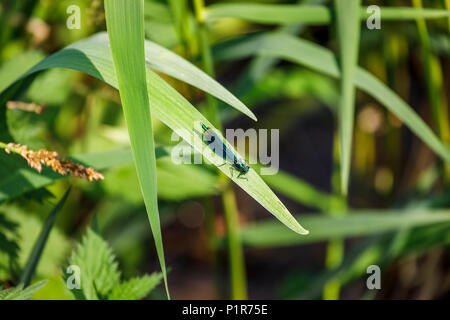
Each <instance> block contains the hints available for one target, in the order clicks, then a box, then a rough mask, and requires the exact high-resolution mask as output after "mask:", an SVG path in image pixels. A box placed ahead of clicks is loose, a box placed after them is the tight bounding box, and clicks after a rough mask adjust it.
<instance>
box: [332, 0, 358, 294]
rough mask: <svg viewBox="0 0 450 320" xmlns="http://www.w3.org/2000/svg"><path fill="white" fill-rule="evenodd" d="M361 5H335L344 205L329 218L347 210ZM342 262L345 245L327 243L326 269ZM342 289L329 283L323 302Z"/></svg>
mask: <svg viewBox="0 0 450 320" xmlns="http://www.w3.org/2000/svg"><path fill="white" fill-rule="evenodd" d="M360 3H361V0H350V1H342V0H341V1H338V0H335V1H334V7H335V9H336V20H337V21H336V22H337V33H338V39H339V51H340V60H339V61H340V69H341V93H340V94H341V97H340V101H339V108H338V112H337V132H336V134H335V139H334V140H335V141H334V147H333V163H334V169H333V174H332V178H331V179H332V189H333V194H334V195H335V196H336V199H340V200H342V201H333V202H332V203H331V204H330V209H329V214H330V215H332V216H335V215H338V214H342V213H344V212H345V211H346V209H347V194H348V185H349V177H350V166H351V150H352V143H353V126H354V116H355V92H356V87H355V85H354V79H355V73H356V69H357V66H358V51H359V34H360ZM339 178H340V179H339ZM339 180H340V181H339ZM340 197H341V198H340ZM343 259H344V241H343V240H342V239H332V240H331V241H330V242H329V243H328V247H327V252H326V260H325V267H326V268H327V269H328V270H334V269H336V268H338V267H339V266H340V265H341V263H342V261H343ZM340 287H341V283H340V280H339V278H338V277H334V278H332V279H330V280H329V281H328V282H327V283H326V284H325V286H324V288H323V298H324V299H326V300H337V299H339V292H340Z"/></svg>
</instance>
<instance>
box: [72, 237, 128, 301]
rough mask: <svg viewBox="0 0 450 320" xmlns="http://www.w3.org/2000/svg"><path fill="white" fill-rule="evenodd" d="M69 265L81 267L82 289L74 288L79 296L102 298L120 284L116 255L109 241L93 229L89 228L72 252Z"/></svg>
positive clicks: (94, 298) (92, 298)
mask: <svg viewBox="0 0 450 320" xmlns="http://www.w3.org/2000/svg"><path fill="white" fill-rule="evenodd" d="M69 265H75V266H78V267H79V268H80V285H81V289H80V291H79V292H75V291H77V290H73V291H74V292H73V293H74V295H75V297H77V298H83V299H87V300H97V299H102V298H104V297H107V296H108V294H109V292H110V291H111V290H112V289H113V288H114V287H115V286H117V285H119V281H120V275H121V273H120V271H119V270H118V264H117V262H116V261H115V256H114V254H113V252H112V250H111V248H110V247H109V245H108V243H107V242H106V241H104V240H103V239H102V238H101V237H100V236H99V235H98V234H96V233H95V232H94V231H92V230H91V229H88V230H87V233H86V235H85V236H84V237H83V240H82V241H81V244H80V245H79V246H78V248H77V249H76V251H74V252H73V253H72V256H71V258H70V259H69ZM66 277H67V275H66ZM66 280H67V279H66Z"/></svg>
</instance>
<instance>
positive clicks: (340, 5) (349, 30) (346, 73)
mask: <svg viewBox="0 0 450 320" xmlns="http://www.w3.org/2000/svg"><path fill="white" fill-rule="evenodd" d="M360 2H361V1H360V0H352V1H338V0H335V1H334V4H335V8H336V20H337V30H338V38H339V51H340V55H339V58H340V67H341V96H340V100H339V106H338V112H337V115H338V128H339V137H340V156H341V192H342V193H343V194H344V195H346V194H347V189H348V180H349V176H350V162H351V151H352V140H353V123H354V116H355V91H356V90H355V86H354V82H355V71H356V67H357V64H358V50H359V32H360V26H359V10H358V9H359V5H360Z"/></svg>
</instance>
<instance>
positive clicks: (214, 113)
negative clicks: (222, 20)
mask: <svg viewBox="0 0 450 320" xmlns="http://www.w3.org/2000/svg"><path fill="white" fill-rule="evenodd" d="M194 9H195V17H196V20H197V24H198V39H199V42H200V46H201V53H202V63H203V69H204V71H205V72H206V73H208V74H209V75H210V76H212V77H214V76H215V72H214V62H213V58H212V53H211V46H210V43H209V36H208V28H207V26H206V23H205V12H206V11H205V10H206V9H205V3H204V1H203V0H194ZM206 113H207V118H208V119H209V120H210V121H211V123H212V124H213V125H214V126H215V127H216V128H217V129H219V130H220V131H222V123H221V121H220V117H219V112H218V106H217V100H216V99H215V98H214V97H212V96H210V95H207V112H206ZM219 176H220V179H223V180H224V181H225V180H226V182H225V185H226V187H225V191H224V193H223V195H222V202H223V206H224V210H225V220H226V224H227V232H228V245H229V255H230V269H231V271H230V272H231V297H232V299H247V283H246V277H245V261H244V254H243V250H242V242H241V239H240V236H239V221H238V211H237V206H236V199H235V196H234V192H233V189H232V187H231V185H230V184H229V181H228V179H226V177H225V175H224V174H223V173H221V172H220V171H219Z"/></svg>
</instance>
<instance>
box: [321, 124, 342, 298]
mask: <svg viewBox="0 0 450 320" xmlns="http://www.w3.org/2000/svg"><path fill="white" fill-rule="evenodd" d="M339 149H340V145H339V135H338V133H337V131H336V132H335V134H334V144H333V173H332V176H331V185H332V191H333V194H334V195H335V198H334V199H336V201H332V202H331V203H330V208H329V210H328V214H329V215H332V216H341V215H343V214H345V211H346V210H347V198H346V197H345V196H342V194H341V191H340V185H341V184H340V176H341V173H340V170H341V168H340V162H339V159H340V152H339ZM343 260H344V240H342V239H332V240H330V241H329V242H328V245H327V251H326V257H325V267H326V268H327V269H328V270H335V269H337V268H338V267H339V266H340V265H341V263H342V261H343ZM340 288H341V283H340V280H339V278H338V277H334V278H332V279H330V280H328V281H327V283H326V284H325V286H324V288H323V299H325V300H337V299H339V292H340Z"/></svg>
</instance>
